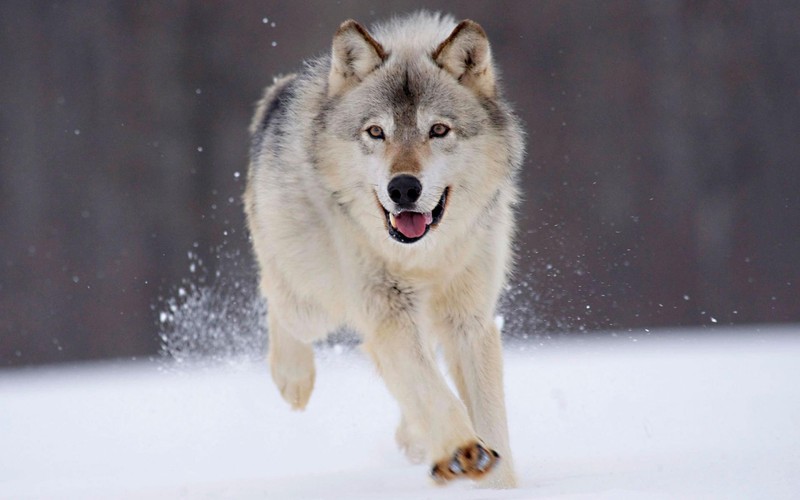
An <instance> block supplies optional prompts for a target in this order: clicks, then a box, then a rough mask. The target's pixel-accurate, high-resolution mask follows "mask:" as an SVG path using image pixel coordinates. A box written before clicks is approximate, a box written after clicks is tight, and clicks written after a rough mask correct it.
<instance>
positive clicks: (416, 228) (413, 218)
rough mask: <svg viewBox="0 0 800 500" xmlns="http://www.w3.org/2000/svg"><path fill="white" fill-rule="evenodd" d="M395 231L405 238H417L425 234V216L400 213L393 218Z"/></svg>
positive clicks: (413, 213) (414, 213) (415, 213)
mask: <svg viewBox="0 0 800 500" xmlns="http://www.w3.org/2000/svg"><path fill="white" fill-rule="evenodd" d="M394 220H395V223H397V230H398V231H400V232H401V233H403V235H404V236H405V237H406V238H419V237H420V236H422V234H423V233H424V232H425V227H426V226H427V224H425V215H423V214H418V213H417V212H401V213H399V214H397V215H396V216H395V218H394Z"/></svg>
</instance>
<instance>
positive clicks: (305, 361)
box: [270, 348, 316, 410]
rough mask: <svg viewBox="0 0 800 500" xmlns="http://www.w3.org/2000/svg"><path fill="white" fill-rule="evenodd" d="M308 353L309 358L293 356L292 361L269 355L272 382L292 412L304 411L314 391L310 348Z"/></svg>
mask: <svg viewBox="0 0 800 500" xmlns="http://www.w3.org/2000/svg"><path fill="white" fill-rule="evenodd" d="M309 351H310V354H311V355H310V356H295V357H292V359H285V358H284V357H283V356H273V355H270V371H271V373H272V380H273V381H274V382H275V385H276V386H277V387H278V390H279V391H281V396H282V397H283V399H284V400H286V402H287V403H289V404H290V405H291V406H292V409H293V410H303V409H305V407H306V405H307V404H308V400H309V399H310V398H311V392H312V391H313V390H314V379H315V378H316V373H315V370H314V357H313V351H312V350H311V349H310V348H309Z"/></svg>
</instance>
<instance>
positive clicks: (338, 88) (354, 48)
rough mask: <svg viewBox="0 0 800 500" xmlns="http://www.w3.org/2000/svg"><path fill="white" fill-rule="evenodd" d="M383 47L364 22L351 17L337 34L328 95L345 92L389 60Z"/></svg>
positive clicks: (332, 54) (334, 38) (332, 56)
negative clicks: (361, 23) (359, 22)
mask: <svg viewBox="0 0 800 500" xmlns="http://www.w3.org/2000/svg"><path fill="white" fill-rule="evenodd" d="M387 56H388V54H387V53H386V51H385V50H384V49H383V46H382V45H381V44H380V43H378V41H377V40H375V39H374V38H372V35H370V34H369V32H368V31H367V30H366V29H365V28H364V27H363V26H361V25H360V24H358V23H357V22H355V21H353V20H352V19H350V20H349V21H345V22H343V23H342V25H341V26H339V29H338V30H337V31H336V34H335V35H334V36H333V49H332V52H331V73H330V75H329V76H328V95H329V96H334V95H337V94H340V93H342V92H343V91H345V90H347V89H348V88H350V87H352V86H353V85H355V84H357V83H358V82H360V81H361V80H363V79H364V77H366V76H367V75H368V74H370V73H372V71H373V70H375V68H377V67H378V66H380V64H381V63H382V62H383V61H384V60H385V59H386V57H387Z"/></svg>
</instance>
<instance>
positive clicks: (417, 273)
mask: <svg viewBox="0 0 800 500" xmlns="http://www.w3.org/2000/svg"><path fill="white" fill-rule="evenodd" d="M250 132H251V135H252V144H251V151H250V157H251V158H250V166H249V172H248V180H247V188H246V191H245V194H244V203H245V211H246V214H247V223H248V227H249V230H250V234H251V236H252V242H253V247H254V251H255V255H256V258H257V261H258V264H259V268H260V290H261V292H262V294H263V295H264V296H265V298H266V299H267V302H268V305H269V313H268V328H269V362H270V368H271V373H272V378H273V380H274V382H275V384H276V385H277V387H278V388H279V389H280V392H281V395H282V396H283V398H284V399H285V400H286V401H287V402H288V403H289V404H290V405H291V406H292V407H293V408H295V409H303V408H304V407H305V406H306V404H307V403H308V400H309V397H310V396H311V391H312V389H313V386H314V378H315V369H314V351H313V349H312V344H311V343H312V342H313V341H315V340H318V339H322V338H324V337H325V336H326V335H327V334H328V333H329V332H331V331H332V330H335V329H336V328H337V327H340V326H348V327H350V328H352V329H353V330H355V331H356V332H358V333H359V334H360V335H361V337H362V339H363V348H364V350H365V351H366V352H367V353H368V355H369V356H370V357H371V358H372V360H373V361H374V362H375V365H376V366H377V369H378V372H379V373H380V375H381V376H382V378H383V380H384V381H385V383H386V385H387V387H388V389H389V391H390V392H391V394H392V395H393V396H394V397H395V399H396V400H397V402H398V403H399V405H400V409H401V414H402V417H401V419H400V425H399V427H398V429H397V433H396V439H397V442H398V444H399V445H400V447H401V448H403V449H404V450H405V452H406V453H407V455H409V458H411V459H412V460H413V459H417V460H420V459H422V458H423V457H424V458H427V460H429V463H432V467H431V475H432V477H433V479H434V480H435V481H436V482H439V483H444V482H447V481H449V480H451V479H455V478H459V477H466V478H471V479H476V480H480V481H481V484H483V485H486V486H490V487H506V488H508V487H513V486H515V483H516V479H515V476H514V470H513V465H512V461H511V450H510V448H509V441H508V430H507V424H506V409H505V397H504V392H503V360H502V352H501V340H500V332H499V331H498V329H497V327H496V326H495V323H494V314H495V307H496V303H497V300H498V296H499V294H500V292H501V290H502V288H503V286H504V284H505V281H506V275H507V273H508V271H509V267H510V262H511V239H512V236H513V232H514V207H515V205H516V202H517V199H518V190H517V185H516V177H517V172H518V170H519V168H520V164H521V162H522V156H523V148H524V145H523V134H522V131H521V126H520V124H519V122H518V120H517V118H516V117H515V115H514V114H513V112H512V111H511V109H510V107H509V105H508V104H507V103H506V102H505V101H504V100H503V98H502V97H501V93H500V89H499V88H498V81H497V77H496V70H495V67H494V63H493V61H492V54H491V50H490V45H489V41H488V39H487V37H486V33H485V32H484V30H483V29H482V28H481V27H480V26H479V25H478V24H477V23H475V22H473V21H469V20H466V21H461V22H460V23H456V22H455V21H454V19H453V18H451V17H449V16H442V15H439V14H431V13H426V12H420V13H416V14H413V15H410V16H406V17H403V18H396V19H393V20H391V21H389V22H388V23H385V24H381V25H378V26H375V27H374V28H373V29H372V30H370V31H367V29H365V28H364V27H363V26H362V25H360V24H358V23H357V22H355V21H352V20H349V21H345V22H344V23H343V24H342V25H341V26H339V29H338V30H337V31H336V33H335V35H334V37H333V44H332V50H331V53H330V55H329V56H326V57H321V58H319V59H316V60H312V61H309V62H306V64H305V66H304V70H303V71H302V72H300V73H298V74H291V75H288V76H284V77H282V78H279V79H276V80H275V82H274V84H273V85H272V86H270V87H269V88H267V89H266V91H265V94H264V97H263V99H262V100H261V101H260V102H259V104H258V109H257V111H256V113H255V117H254V118H253V121H252V124H251V127H250ZM437 347H440V348H441V349H442V351H443V353H444V358H445V360H446V362H447V365H448V368H449V372H450V375H451V376H452V380H453V381H454V383H455V387H456V388H457V390H458V395H459V396H460V400H459V399H458V398H457V397H456V396H455V395H454V394H453V393H452V391H450V389H449V388H448V386H447V383H446V381H445V378H444V376H443V375H442V373H441V372H440V371H439V370H438V368H437V362H436V349H437Z"/></svg>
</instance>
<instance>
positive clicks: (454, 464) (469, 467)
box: [431, 443, 500, 484]
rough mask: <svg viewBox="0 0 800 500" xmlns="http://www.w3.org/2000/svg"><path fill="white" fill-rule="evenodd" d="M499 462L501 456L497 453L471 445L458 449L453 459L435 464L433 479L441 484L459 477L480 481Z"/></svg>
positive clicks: (478, 444)
mask: <svg viewBox="0 0 800 500" xmlns="http://www.w3.org/2000/svg"><path fill="white" fill-rule="evenodd" d="M499 461H500V455H498V454H497V452H496V451H494V450H490V449H488V448H485V447H484V446H483V445H482V444H480V443H471V444H468V445H466V446H463V447H461V448H459V449H457V450H456V452H455V453H453V456H452V457H450V458H448V459H445V460H440V461H439V462H437V463H436V464H434V465H433V468H431V477H432V478H433V480H434V481H436V482H437V483H440V484H443V483H446V482H447V481H452V480H453V479H457V478H459V477H467V478H470V479H479V478H481V477H483V476H484V475H485V474H486V473H488V472H489V471H490V470H492V469H493V468H494V466H495V465H497V463H498V462H499Z"/></svg>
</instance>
